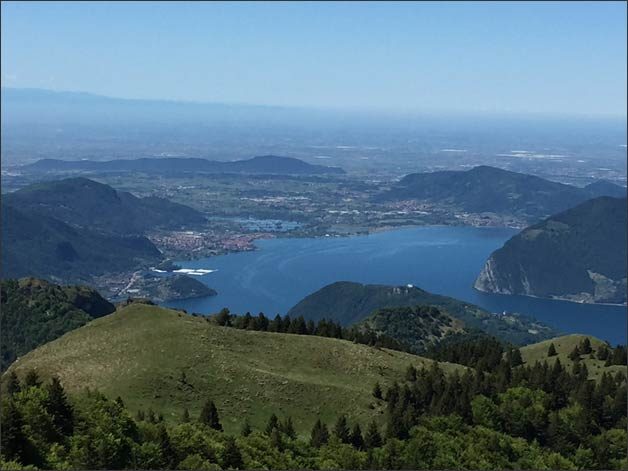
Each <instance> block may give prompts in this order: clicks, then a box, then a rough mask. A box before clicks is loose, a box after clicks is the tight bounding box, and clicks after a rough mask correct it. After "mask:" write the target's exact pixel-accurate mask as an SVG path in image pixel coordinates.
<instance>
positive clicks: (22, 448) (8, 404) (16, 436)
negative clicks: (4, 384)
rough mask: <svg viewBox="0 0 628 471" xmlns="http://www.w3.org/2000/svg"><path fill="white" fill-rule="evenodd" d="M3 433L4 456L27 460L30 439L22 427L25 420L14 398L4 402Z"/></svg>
mask: <svg viewBox="0 0 628 471" xmlns="http://www.w3.org/2000/svg"><path fill="white" fill-rule="evenodd" d="M1 419H2V421H1V422H2V434H0V448H1V449H2V456H4V457H5V458H6V459H7V460H16V461H20V462H25V461H24V458H25V457H26V450H27V448H28V439H27V438H26V436H25V435H24V432H23V429H22V427H23V426H24V421H23V419H22V415H21V414H20V411H19V409H18V408H17V405H16V404H15V402H13V400H8V401H4V402H3V404H2V417H1Z"/></svg>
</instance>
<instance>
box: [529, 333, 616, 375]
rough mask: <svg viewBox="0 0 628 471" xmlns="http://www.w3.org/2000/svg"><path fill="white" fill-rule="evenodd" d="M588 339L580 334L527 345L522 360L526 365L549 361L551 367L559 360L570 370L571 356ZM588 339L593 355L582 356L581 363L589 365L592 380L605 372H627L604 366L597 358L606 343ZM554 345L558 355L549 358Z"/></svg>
mask: <svg viewBox="0 0 628 471" xmlns="http://www.w3.org/2000/svg"><path fill="white" fill-rule="evenodd" d="M586 337H587V336H586V335H580V334H572V335H564V336H562V337H557V338H555V339H551V340H545V341H543V342H539V343H535V344H532V345H526V346H525V347H522V348H520V352H521V358H522V359H523V361H524V363H525V364H528V365H533V364H534V363H536V362H537V361H540V362H543V361H547V363H548V364H549V365H550V366H551V365H553V364H554V362H555V361H556V359H559V360H560V362H561V363H562V365H563V366H565V367H567V368H568V369H569V370H570V369H571V368H572V367H573V363H574V362H573V361H572V360H571V359H569V354H570V353H571V352H572V351H573V349H574V348H575V347H576V346H577V345H579V344H580V342H581V341H582V340H584V339H585V338H586ZM588 338H589V340H590V342H591V347H592V348H593V353H592V354H589V355H581V357H580V358H581V360H580V363H581V364H585V365H587V370H588V371H589V378H590V379H598V378H599V377H600V376H601V375H602V373H604V372H607V373H612V374H615V373H616V372H618V371H622V372H625V371H626V367H625V366H622V365H611V366H604V360H598V359H597V358H596V357H595V354H596V353H597V349H598V348H599V347H600V346H602V345H603V344H604V342H602V341H601V340H599V339H596V338H595V337H590V336H588ZM552 343H553V344H554V348H555V349H556V353H557V355H556V356H552V357H548V356H547V353H548V350H549V347H550V345H551V344H552Z"/></svg>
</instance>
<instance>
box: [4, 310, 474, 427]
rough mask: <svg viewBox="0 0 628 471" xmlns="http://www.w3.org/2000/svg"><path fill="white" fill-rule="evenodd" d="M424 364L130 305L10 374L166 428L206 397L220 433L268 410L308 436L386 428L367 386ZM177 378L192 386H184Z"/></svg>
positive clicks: (28, 358)
mask: <svg viewBox="0 0 628 471" xmlns="http://www.w3.org/2000/svg"><path fill="white" fill-rule="evenodd" d="M428 362H430V360H427V359H423V358H421V357H417V356H413V355H409V354H405V353H401V352H395V351H389V350H378V349H375V348H371V347H367V346H364V345H358V344H353V343H351V342H348V341H343V340H337V339H330V338H322V337H314V336H301V335H291V334H278V333H270V332H253V331H242V330H236V329H233V328H226V327H219V326H216V325H214V324H210V323H209V322H207V321H206V320H205V319H204V318H200V317H192V316H188V315H185V314H181V313H178V312H176V311H172V310H168V309H164V308H159V307H156V306H147V305H137V304H136V305H131V306H128V307H126V308H124V309H122V310H120V311H118V312H116V313H115V314H112V315H109V316H106V317H103V318H100V319H97V320H95V321H93V322H91V323H89V324H88V325H86V326H84V327H82V328H80V329H77V330H75V331H72V332H69V333H68V334H66V335H64V336H63V337H61V338H59V339H57V340H55V341H53V342H50V343H48V344H46V345H44V346H42V347H40V348H38V349H37V350H35V351H33V352H31V353H29V354H27V355H25V356H24V357H23V358H22V359H20V360H19V361H18V362H16V363H15V364H14V365H13V366H12V367H11V369H13V370H15V371H16V372H17V373H18V375H20V376H21V375H23V374H24V372H25V371H26V370H27V369H29V368H36V369H37V371H38V372H39V373H40V374H41V375H42V376H43V377H48V376H50V375H53V374H55V375H58V376H59V377H60V379H61V380H62V383H63V384H64V386H65V387H66V388H67V389H68V391H70V393H76V392H78V391H80V390H81V389H82V388H85V387H89V388H97V389H99V390H100V391H102V392H104V393H105V394H107V395H109V396H111V397H115V396H117V395H120V396H121V397H122V398H123V399H124V400H125V402H126V404H127V406H129V408H130V409H131V410H135V409H137V408H144V409H145V408H148V407H152V408H153V409H154V410H156V411H161V412H163V413H164V416H165V417H166V419H167V420H178V418H179V417H180V414H181V412H182V409H183V407H184V406H187V407H188V408H189V410H190V413H191V414H192V415H193V416H196V414H198V412H199V410H200V407H201V404H202V402H203V400H204V399H205V398H211V399H213V400H214V401H215V402H216V405H217V407H218V410H219V412H220V413H221V415H222V417H224V418H227V417H233V418H234V419H233V420H231V421H228V420H226V419H225V420H223V425H225V428H226V429H227V430H237V429H238V428H239V423H240V421H241V420H242V419H243V418H244V417H248V418H249V420H250V421H251V423H252V425H253V426H254V427H260V426H262V425H263V424H264V423H265V421H266V420H267V418H268V416H269V415H270V414H271V412H275V413H277V414H278V415H280V416H284V415H291V416H292V418H293V420H294V423H295V427H296V428H297V430H299V431H301V432H306V431H307V432H309V430H310V427H311V425H312V424H313V422H314V421H315V420H316V418H317V416H321V417H322V418H323V419H324V420H325V421H327V422H331V421H332V420H334V418H335V416H336V415H337V413H338V412H340V411H342V412H344V413H346V414H347V415H348V416H349V417H350V418H351V420H356V419H357V420H359V421H360V422H362V424H363V425H366V422H367V421H368V420H370V419H371V418H372V417H374V418H377V419H378V420H380V421H381V420H383V417H384V403H383V401H377V400H375V399H374V398H373V396H372V395H371V391H372V387H373V385H374V383H375V382H376V381H380V383H381V384H382V385H386V384H389V383H391V382H392V381H393V380H395V379H402V378H403V374H404V372H405V369H406V368H407V366H408V365H409V364H414V365H415V366H419V365H421V364H424V363H428ZM443 365H444V368H445V369H446V370H449V371H451V370H453V369H455V368H462V367H459V366H456V365H449V364H443ZM182 371H185V373H186V376H187V382H188V383H189V385H185V384H183V383H181V381H180V376H181V372H182Z"/></svg>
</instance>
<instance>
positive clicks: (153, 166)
mask: <svg viewBox="0 0 628 471" xmlns="http://www.w3.org/2000/svg"><path fill="white" fill-rule="evenodd" d="M22 169H23V170H25V171H28V172H42V173H43V172H45V173H50V172H57V173H59V172H84V173H95V172H100V173H102V172H145V173H171V174H172V173H181V172H195V173H243V174H279V175H324V174H343V173H345V172H344V170H343V169H341V168H339V167H327V166H324V165H313V164H309V163H307V162H304V161H303V160H299V159H295V158H292V157H280V156H276V155H263V156H258V157H253V158H251V159H247V160H235V161H230V162H223V161H217V160H207V159H196V158H183V157H180V158H179V157H164V158H143V159H132V160H123V159H119V160H107V161H94V160H57V159H42V160H39V161H37V162H35V163H33V164H29V165H25V166H23V167H22Z"/></svg>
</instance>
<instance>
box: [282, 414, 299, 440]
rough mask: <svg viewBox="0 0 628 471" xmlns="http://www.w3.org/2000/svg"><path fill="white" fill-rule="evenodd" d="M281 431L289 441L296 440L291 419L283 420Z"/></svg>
mask: <svg viewBox="0 0 628 471" xmlns="http://www.w3.org/2000/svg"><path fill="white" fill-rule="evenodd" d="M280 425H281V431H282V432H283V433H284V434H285V435H286V436H287V437H288V438H290V439H292V440H294V439H295V438H297V433H296V432H295V430H294V425H293V424H292V417H290V416H288V417H287V418H286V420H284V421H283V422H282V423H281V424H280Z"/></svg>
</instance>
